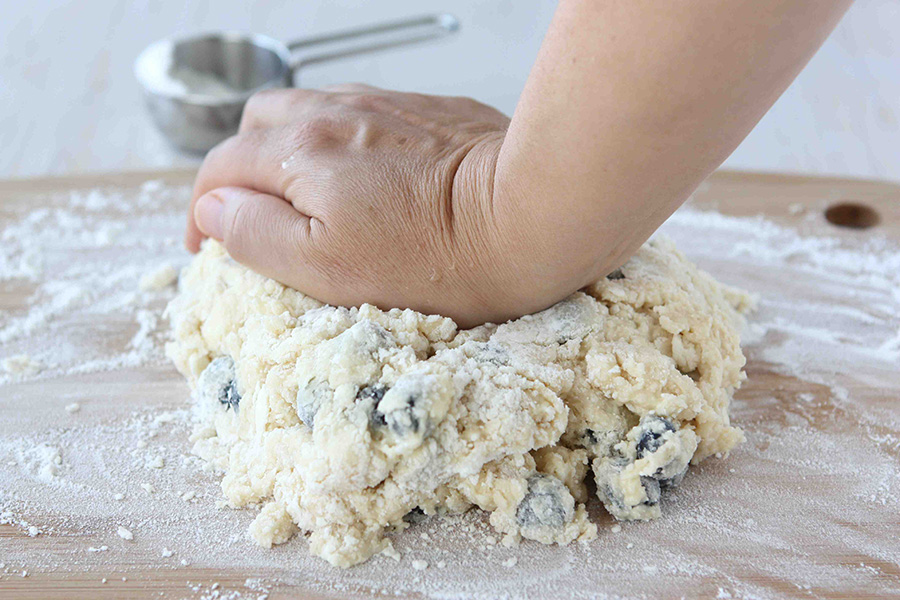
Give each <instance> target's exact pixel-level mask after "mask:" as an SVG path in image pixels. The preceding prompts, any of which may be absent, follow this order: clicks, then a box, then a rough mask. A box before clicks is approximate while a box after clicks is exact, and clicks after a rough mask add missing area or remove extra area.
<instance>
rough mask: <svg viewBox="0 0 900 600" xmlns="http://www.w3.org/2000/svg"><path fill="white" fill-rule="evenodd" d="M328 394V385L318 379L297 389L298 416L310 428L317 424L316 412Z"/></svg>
mask: <svg viewBox="0 0 900 600" xmlns="http://www.w3.org/2000/svg"><path fill="white" fill-rule="evenodd" d="M328 394H329V389H328V385H327V384H326V383H324V382H322V381H319V380H317V379H314V380H312V381H310V382H309V383H307V384H306V386H305V387H302V388H300V389H299V390H297V416H298V417H300V420H301V421H303V423H304V424H305V425H306V426H307V427H309V428H310V429H312V428H313V427H314V426H315V423H316V413H318V412H319V409H320V408H322V403H323V402H325V400H326V398H327V397H328Z"/></svg>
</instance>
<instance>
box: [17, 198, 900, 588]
mask: <svg viewBox="0 0 900 600" xmlns="http://www.w3.org/2000/svg"><path fill="white" fill-rule="evenodd" d="M189 193H190V190H189V188H188V186H169V185H163V184H158V183H151V184H149V185H147V186H145V188H144V189H140V188H138V187H135V188H116V189H98V190H93V191H78V192H75V193H65V194H48V195H47V197H46V201H45V202H44V203H42V204H39V205H36V204H34V203H27V204H26V203H22V204H16V203H15V199H13V202H5V203H4V204H3V206H2V210H0V361H2V360H4V359H7V358H11V357H16V356H21V355H27V356H29V357H31V358H32V359H33V360H35V361H37V362H39V363H40V364H41V365H42V368H41V370H40V371H37V372H36V373H34V374H32V375H27V374H26V375H22V374H16V375H10V374H9V373H7V372H5V371H3V370H0V414H2V415H3V418H2V419H0V526H2V527H4V528H5V527H14V528H15V529H16V531H18V532H19V533H18V534H12V535H11V536H9V537H5V538H4V539H5V540H6V542H5V543H4V548H3V554H2V556H0V587H2V586H3V584H4V582H5V581H7V580H10V579H18V578H20V577H22V576H23V574H27V578H32V577H35V578H37V577H40V576H42V575H43V574H47V573H50V572H57V573H59V572H62V573H66V572H71V573H82V574H83V573H88V574H89V575H88V578H90V577H95V578H96V582H97V584H98V585H100V584H101V581H102V580H105V581H106V583H104V584H103V585H106V586H110V588H109V589H115V588H114V586H117V585H122V586H125V585H129V583H128V582H122V581H121V580H122V578H123V577H125V578H127V579H128V580H129V582H130V583H131V584H133V582H134V581H137V580H140V579H141V578H143V577H148V576H149V574H153V573H158V575H154V576H155V577H157V576H158V577H159V578H166V577H167V578H170V579H172V580H175V581H182V582H190V583H188V584H185V587H184V589H183V593H176V594H174V596H173V595H172V594H170V595H169V596H168V597H191V598H200V597H210V598H212V597H215V595H216V594H219V597H234V598H248V599H249V598H252V599H254V600H256V599H259V598H261V597H263V596H265V595H266V594H267V593H269V592H270V591H271V592H275V591H278V590H280V589H286V588H287V587H288V586H297V588H299V589H308V590H311V591H312V593H313V594H320V595H323V596H336V595H346V596H354V595H355V596H372V595H375V594H382V595H386V596H395V595H400V596H402V595H414V596H418V597H425V598H440V599H449V598H453V599H458V598H476V599H487V598H497V597H504V598H511V599H515V598H526V597H552V596H558V595H559V594H560V591H561V590H564V591H565V592H566V593H567V594H569V595H570V596H572V597H575V598H589V597H596V596H597V594H598V593H599V594H603V593H608V594H609V595H611V596H612V595H615V596H617V597H657V596H671V595H686V596H689V595H703V596H709V597H716V596H718V597H722V598H769V597H778V596H781V597H783V596H792V597H796V596H802V597H810V598H821V597H835V596H848V595H852V594H854V593H857V591H858V590H860V589H865V590H867V592H869V593H872V594H873V595H881V596H884V597H892V596H898V595H900V577H898V575H897V571H896V565H897V564H898V563H900V548H898V547H897V545H896V544H892V543H889V542H887V541H886V540H887V539H888V538H887V537H886V536H887V535H888V534H889V533H890V532H889V531H887V530H886V529H885V525H884V524H889V523H892V522H893V521H894V520H895V519H896V515H897V514H898V512H900V416H898V414H897V411H896V409H895V406H896V403H895V402H894V399H896V398H897V397H898V395H900V384H898V382H897V378H896V373H897V372H898V371H900V356H898V339H900V292H898V290H900V265H898V261H900V245H898V244H897V243H895V242H892V241H890V240H886V239H884V238H879V237H878V236H877V235H871V236H869V241H868V242H865V243H864V244H861V243H859V242H853V243H850V242H846V241H842V240H841V239H839V238H836V237H831V236H830V235H829V234H828V233H827V231H826V230H825V229H824V227H825V225H824V224H822V219H821V215H820V214H819V213H813V212H810V213H809V215H808V221H807V222H806V225H804V233H803V235H798V233H797V232H795V231H794V230H792V229H788V228H784V227H781V226H779V225H776V224H774V223H772V222H770V221H768V220H765V219H762V218H733V217H725V216H721V215H719V214H716V213H712V212H701V211H698V210H695V209H691V208H684V209H681V210H679V211H678V212H677V213H676V214H675V216H674V217H673V218H672V219H671V220H670V221H669V222H668V223H667V224H666V225H665V226H664V228H663V230H664V232H665V234H666V235H668V236H669V237H671V238H672V239H673V240H674V241H675V242H676V243H677V244H678V246H679V247H681V248H682V249H683V250H684V251H685V253H686V254H687V255H688V257H689V258H690V259H691V260H692V261H694V262H696V263H697V264H698V265H699V266H700V267H701V268H703V269H705V270H707V271H709V272H710V273H712V274H713V275H714V276H715V277H716V278H717V279H720V280H722V281H725V282H727V283H729V284H731V285H735V286H739V287H742V288H745V289H752V290H754V292H757V293H758V294H759V307H758V310H757V311H756V312H755V313H754V315H753V320H752V324H751V325H750V327H749V328H748V330H747V332H746V333H747V334H749V335H748V339H747V340H746V342H745V343H746V346H745V351H746V353H747V355H748V361H749V362H748V371H749V380H748V381H747V382H746V383H745V385H744V387H743V388H742V389H741V390H740V391H739V392H738V394H737V395H736V397H735V400H734V403H733V405H732V417H733V419H734V422H735V424H737V425H739V426H740V427H741V428H742V429H743V430H744V432H745V434H746V436H747V442H746V443H745V444H743V445H741V446H740V447H739V448H738V449H737V450H735V451H734V452H733V453H732V455H731V457H730V458H729V460H728V461H712V462H708V463H704V464H703V465H700V466H698V467H697V468H695V469H693V470H692V473H691V475H690V477H688V478H687V479H685V481H684V482H683V483H682V485H681V486H679V487H678V488H676V489H675V490H673V492H674V493H673V494H672V495H670V496H669V498H668V501H667V504H666V518H664V519H659V520H656V521H653V522H649V523H625V524H622V525H621V529H617V528H616V527H614V526H613V523H612V522H611V521H610V520H609V517H608V516H605V515H604V514H603V511H602V508H600V507H599V503H597V502H595V503H588V512H589V514H590V516H591V519H592V520H595V521H596V522H597V523H598V524H600V527H599V530H600V535H598V538H597V539H596V540H594V541H593V542H591V543H589V544H586V545H581V544H573V545H570V546H565V547H557V546H543V545H541V544H536V543H523V544H521V545H520V546H518V547H516V548H512V549H511V548H506V547H504V546H503V545H502V544H501V543H500V541H501V540H500V538H499V536H498V535H497V534H496V533H494V532H493V530H492V529H491V527H490V524H489V523H488V522H487V521H486V520H485V519H484V518H482V517H481V516H480V515H479V514H477V513H472V512H470V513H466V514H463V515H459V516H450V517H447V518H445V519H431V520H428V521H424V522H416V521H415V520H413V523H411V525H410V528H409V529H408V530H407V531H406V532H404V534H403V535H401V536H396V537H395V538H394V539H393V542H394V548H395V550H396V552H397V558H399V560H397V561H395V560H394V559H392V558H391V557H388V556H379V557H375V558H373V559H372V560H370V561H369V562H368V563H365V564H363V565H360V566H358V567H356V568H354V569H352V570H349V571H341V572H336V571H335V570H334V569H332V568H331V567H330V566H329V565H327V564H325V563H323V562H322V561H320V560H318V559H315V558H312V557H309V556H308V548H307V546H308V544H307V541H306V540H304V539H303V538H302V537H298V538H295V539H294V540H292V541H291V542H289V543H287V544H285V545H282V546H279V547H277V548H274V549H272V550H266V549H262V548H258V547H257V546H256V545H255V544H254V542H253V541H252V540H251V539H249V538H248V537H247V536H246V534H245V531H246V529H247V527H248V526H249V524H250V523H251V521H252V520H253V517H254V515H253V513H252V511H246V510H232V509H228V508H227V507H225V506H224V503H220V504H219V507H218V508H217V506H216V502H217V500H218V499H220V498H221V490H220V488H219V485H218V480H219V475H218V474H216V473H215V472H212V471H210V470H209V468H208V465H207V464H206V463H204V462H203V461H201V460H199V459H198V458H196V457H195V456H193V455H192V454H191V453H190V443H189V442H188V437H189V435H190V432H191V423H190V410H189V405H188V403H187V402H186V401H185V398H186V396H187V387H186V386H185V385H184V383H183V381H182V380H181V377H180V376H179V375H178V374H177V373H176V372H175V371H174V369H172V368H171V367H170V366H169V365H168V364H167V363H166V361H165V359H164V358H163V353H162V339H163V337H164V336H163V331H164V330H165V329H166V324H165V323H164V322H158V323H157V328H156V329H155V330H154V329H152V328H151V321H152V319H150V318H149V317H144V318H143V319H144V322H143V324H141V323H139V322H138V312H139V311H141V310H145V311H148V312H149V313H151V314H153V315H155V316H156V318H157V319H158V317H159V314H160V312H161V310H162V308H163V307H164V305H165V304H166V302H167V301H168V300H169V299H170V298H171V296H172V295H173V294H174V290H173V289H172V288H171V287H168V288H164V289H162V290H159V291H155V290H154V291H150V292H143V291H141V290H140V279H141V278H142V277H143V276H144V275H145V274H146V273H148V272H153V271H154V270H155V269H157V268H158V267H159V266H160V264H161V263H170V264H171V265H172V266H173V267H175V268H178V267H180V266H181V265H183V264H185V263H186V260H187V256H186V255H185V253H184V252H183V250H181V248H180V239H181V231H182V226H183V211H184V208H185V205H186V202H187V198H188V196H189ZM45 209H51V210H49V211H48V210H45ZM57 209H58V210H60V211H61V212H63V213H64V214H65V215H66V216H64V217H59V218H57V217H54V216H53V215H52V214H50V212H52V210H57ZM74 223H84V224H85V225H87V226H88V227H89V229H88V230H87V231H84V232H79V231H77V227H73V224H74ZM38 224H43V225H38ZM135 231H139V232H140V237H137V236H136V235H135V234H134V232H135ZM823 232H825V233H824V234H823ZM30 236H35V237H33V238H32V237H30ZM35 240H39V242H36V241H35ZM107 241H108V245H104V243H105V242H107ZM54 273H57V279H56V280H53V279H52V278H50V277H49V276H50V274H54ZM92 286H94V287H92ZM22 295H24V297H26V298H28V300H27V302H26V303H25V304H17V303H16V302H15V301H14V298H16V297H21V296H22ZM141 329H143V330H144V332H145V335H143V336H142V341H139V345H140V346H141V347H142V348H143V350H141V351H136V350H135V349H134V348H133V346H132V344H131V342H132V340H133V338H134V337H135V335H136V334H137V333H138V332H139V331H140V330H141ZM138 364H140V365H141V366H140V368H137V366H136V365H138ZM120 365H122V366H120ZM772 373H775V374H774V375H773V374H772ZM760 381H765V383H764V384H759V383H758V382H760ZM804 382H806V383H804ZM861 386H863V387H865V388H868V389H870V390H871V389H875V390H881V394H882V395H881V396H878V397H879V398H883V399H884V401H883V402H873V401H872V400H871V398H872V397H873V396H872V395H871V392H870V394H869V398H870V399H868V400H866V401H863V398H862V397H861V396H860V392H859V390H860V389H861ZM72 404H78V405H79V409H78V410H76V411H72V412H70V411H69V410H67V409H66V407H67V406H70V405H72ZM155 465H160V466H158V467H156V466H155ZM119 527H123V528H125V529H127V530H128V531H130V532H131V534H132V536H133V539H132V540H131V541H128V540H125V539H123V538H122V537H120V536H119V535H118V528H119ZM4 535H6V532H4ZM822 556H831V557H836V559H835V560H828V561H823V560H822V559H821V557H822ZM414 562H415V564H416V565H417V566H419V567H424V568H422V569H421V570H419V569H417V568H416V567H415V566H414V565H413V563H414ZM210 570H212V572H219V573H231V574H234V573H239V574H241V575H239V576H238V577H233V576H232V577H230V579H229V581H231V582H232V583H226V581H224V580H223V581H221V582H219V584H218V585H217V580H216V579H214V578H211V576H210V575H209V573H210ZM250 574H252V578H251V579H247V577H248V575H250ZM222 577H223V578H224V575H223V576H222ZM27 578H26V579H27ZM139 585H140V584H139ZM213 588H215V589H213ZM297 588H295V589H294V591H296V589H297ZM226 594H228V595H227V596H226ZM122 595H123V596H124V595H127V591H122Z"/></svg>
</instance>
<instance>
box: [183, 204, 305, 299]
mask: <svg viewBox="0 0 900 600" xmlns="http://www.w3.org/2000/svg"><path fill="white" fill-rule="evenodd" d="M194 219H195V220H196V223H197V227H198V228H199V229H200V231H202V232H203V233H204V234H205V235H207V236H209V237H211V238H214V239H216V240H218V241H220V242H222V244H223V245H224V246H225V249H226V250H228V254H230V255H231V257H232V258H234V259H235V260H236V261H238V262H240V263H242V264H243V265H245V266H247V267H249V268H251V269H253V270H254V271H257V272H259V273H261V274H263V275H265V276H267V277H271V278H273V279H276V280H278V281H280V282H282V283H284V284H287V285H290V286H293V287H307V286H309V285H310V284H312V285H311V287H317V286H316V285H315V282H314V281H311V278H312V277H315V276H316V274H314V273H313V272H312V270H311V269H310V265H309V260H308V259H309V257H310V255H311V253H310V252H308V251H307V250H308V248H309V246H310V222H309V217H307V216H306V215H304V214H303V213H301V212H299V211H298V210H297V209H295V208H294V207H293V206H292V205H291V204H290V203H289V202H287V201H285V200H283V199H281V198H278V197H276V196H270V195H269V194H263V193H261V192H255V191H253V190H248V189H244V188H238V187H223V188H217V189H214V190H212V191H210V192H207V193H206V194H204V195H203V196H201V197H200V198H198V199H197V202H196V204H195V205H194ZM304 284H306V285H304Z"/></svg>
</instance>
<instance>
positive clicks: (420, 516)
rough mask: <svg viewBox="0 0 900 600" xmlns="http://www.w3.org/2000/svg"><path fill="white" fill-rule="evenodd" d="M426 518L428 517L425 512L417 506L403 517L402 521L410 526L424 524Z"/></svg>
mask: <svg viewBox="0 0 900 600" xmlns="http://www.w3.org/2000/svg"><path fill="white" fill-rule="evenodd" d="M427 518H428V515H426V514H425V511H424V510H422V509H421V508H419V507H418V506H417V507H416V508H414V509H412V510H411V511H409V512H408V513H406V514H405V515H403V520H404V521H405V522H406V523H409V524H410V525H418V524H419V523H422V522H424V521H425V520H426V519H427Z"/></svg>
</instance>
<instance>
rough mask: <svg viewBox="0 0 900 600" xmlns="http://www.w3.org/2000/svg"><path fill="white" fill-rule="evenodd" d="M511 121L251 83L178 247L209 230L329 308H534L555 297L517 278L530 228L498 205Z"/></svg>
mask: <svg viewBox="0 0 900 600" xmlns="http://www.w3.org/2000/svg"><path fill="white" fill-rule="evenodd" d="M508 123H509V119H508V118H507V117H506V116H504V115H503V114H501V113H500V112H498V111H496V110H494V109H493V108H490V107H488V106H485V105H483V104H480V103H478V102H476V101H474V100H470V99H467V98H450V97H435V96H424V95H420V94H406V93H398V92H389V91H385V90H380V89H376V88H372V87H369V86H364V85H355V84H354V85H343V86H336V87H332V88H329V89H326V90H322V91H312V90H300V89H279V90H271V91H265V92H261V93H259V94H256V95H255V96H253V97H252V98H251V99H250V101H249V103H248V104H247V106H246V108H245V110H244V114H243V120H242V122H241V126H240V130H239V132H238V134H237V135H235V136H234V137H232V138H229V139H228V140H226V141H224V142H223V143H221V144H220V145H218V146H217V147H216V148H214V149H213V150H212V151H210V153H209V154H208V155H207V157H206V159H205V160H204V162H203V165H202V167H201V168H200V171H199V174H198V175H197V180H196V183H195V187H194V193H193V198H192V200H191V210H190V212H189V217H188V227H187V234H186V244H187V247H188V249H190V250H191V251H194V252H196V251H197V250H198V249H199V246H200V243H201V241H202V240H203V238H204V237H207V236H209V237H213V238H215V239H217V240H219V241H221V242H222V243H223V244H224V246H225V247H226V249H227V250H228V252H229V254H230V255H231V256H232V257H233V258H234V259H235V260H237V261H239V262H241V263H243V264H245V265H246V266H248V267H250V268H251V269H253V270H255V271H257V272H259V273H262V274H263V275H266V276H268V277H271V278H273V279H276V280H278V281H280V282H281V283H284V284H286V285H288V286H290V287H293V288H295V289H298V290H300V291H301V292H303V293H305V294H308V295H310V296H312V297H314V298H316V299H318V300H321V301H323V302H326V303H329V304H334V305H343V306H354V305H359V304H361V303H364V302H367V303H370V304H374V305H376V306H379V307H381V308H385V309H387V308H394V307H399V308H412V309H415V310H417V311H420V312H423V313H439V314H442V315H445V316H449V317H452V318H454V319H455V320H456V321H457V322H458V323H459V324H460V325H461V326H463V327H468V326H473V325H476V324H480V323H483V322H486V321H495V322H498V321H505V320H507V319H509V318H513V317H517V316H520V315H521V314H524V313H527V312H531V311H533V310H537V309H540V308H544V306H546V305H548V304H550V303H552V302H553V301H556V300H558V299H559V297H562V296H560V295H559V294H556V293H550V294H548V293H546V290H545V292H544V293H543V294H542V295H541V294H539V295H538V297H535V296H534V294H533V293H532V292H531V291H530V290H531V289H532V288H530V287H526V286H525V285H524V284H526V283H527V280H526V278H527V276H528V273H527V267H523V264H527V262H528V261H529V260H532V259H533V257H529V256H527V255H526V254H525V253H526V252H527V247H528V243H527V233H525V232H522V231H517V230H516V225H515V223H514V221H515V219H509V218H499V217H498V214H499V212H498V211H497V210H496V208H497V207H496V206H495V198H494V185H493V184H494V176H495V171H496V165H497V158H498V154H499V152H500V148H501V145H502V143H503V140H504V136H505V134H506V128H507V126H508ZM502 212H503V214H509V211H508V210H505V211H502ZM568 291H571V290H568ZM563 295H564V294H563ZM555 296H559V297H555Z"/></svg>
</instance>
